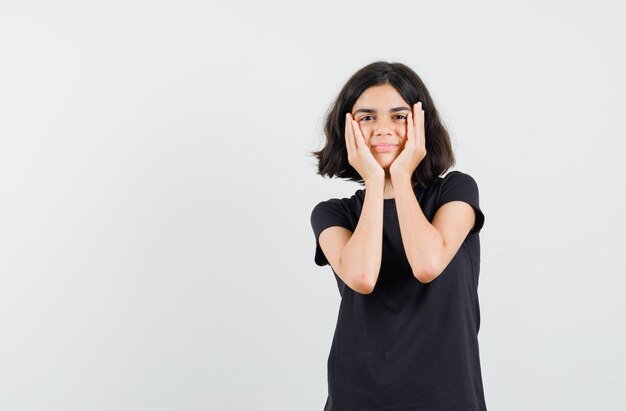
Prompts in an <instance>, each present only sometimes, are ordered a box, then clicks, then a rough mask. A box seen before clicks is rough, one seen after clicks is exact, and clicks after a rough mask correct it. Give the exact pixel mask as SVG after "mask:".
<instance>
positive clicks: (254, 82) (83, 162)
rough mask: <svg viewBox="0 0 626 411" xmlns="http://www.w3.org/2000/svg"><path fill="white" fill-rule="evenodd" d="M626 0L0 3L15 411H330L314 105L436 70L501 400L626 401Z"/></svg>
mask: <svg viewBox="0 0 626 411" xmlns="http://www.w3.org/2000/svg"><path fill="white" fill-rule="evenodd" d="M623 15H624V10H623V6H622V5H621V2H618V1H613V2H609V1H595V2H571V1H551V2H550V1H548V2H546V1H536V2H524V3H523V4H518V2H516V3H514V2H509V3H508V4H505V3H504V2H501V1H491V2H481V1H473V2H461V1H459V2H456V3H449V2H433V1H406V2H405V1H400V2H382V1H377V2H374V1H364V0H360V1H351V2H335V1H333V2H330V1H318V2H309V3H298V2H287V1H284V2H278V1H263V2H253V1H246V2H242V1H239V2H236V1H233V2H230V3H226V2H220V3H212V2H201V1H197V2H191V1H187V2H183V1H169V2H166V1H156V2H155V1H144V2H140V1H107V2H105V1H102V2H84V1H58V2H43V1H40V2H17V1H13V2H9V1H3V2H2V3H1V5H0V50H1V54H0V59H1V60H0V409H2V410H7V411H9V410H63V411H68V410H116V411H120V410H150V411H154V410H321V409H322V407H323V405H324V403H325V400H326V389H327V386H326V359H327V355H328V351H329V349H330V343H331V339H332V334H333V331H334V326H335V321H336V316H337V310H338V307H339V302H340V299H339V293H338V291H337V285H336V283H335V279H334V277H333V274H332V272H331V270H330V267H328V266H326V267H323V268H320V267H317V266H316V265H315V264H314V262H313V254H314V245H315V244H314V238H313V232H312V229H311V226H310V221H309V218H310V212H311V210H312V208H313V206H314V205H315V204H317V203H318V202H319V201H322V200H326V199H328V198H331V197H344V196H346V197H347V196H350V195H352V194H353V193H354V192H355V191H356V190H357V189H359V188H360V186H358V184H356V183H353V182H346V181H342V180H328V179H323V178H321V177H320V176H318V175H316V174H315V163H314V159H313V158H312V156H310V155H309V154H308V152H310V151H313V150H316V149H318V148H321V146H322V143H323V135H322V124H323V114H324V113H325V111H326V109H327V108H328V106H329V104H330V103H331V102H332V100H333V99H334V98H335V97H336V95H337V93H338V92H339V90H340V88H341V87H342V85H343V84H344V83H345V81H347V79H348V78H349V77H350V76H351V75H352V74H353V73H354V72H355V71H356V70H358V69H359V68H361V67H362V66H364V65H366V64H368V63H371V62H373V61H376V60H386V61H399V62H402V63H405V64H407V65H409V66H410V67H412V68H413V69H414V70H415V71H416V72H417V73H418V74H419V75H420V76H421V78H422V79H423V81H424V82H425V84H426V86H427V87H428V89H429V91H430V93H431V95H432V97H433V98H434V101H435V104H436V106H437V108H438V109H439V110H440V112H441V115H442V118H443V121H444V122H445V124H446V125H447V126H448V129H449V131H450V134H451V138H452V142H453V148H454V149H455V152H456V155H457V165H456V167H455V169H458V170H461V171H463V172H466V173H468V174H470V175H472V176H473V177H474V178H475V179H476V181H477V183H478V185H479V189H480V204H481V208H482V210H483V212H484V214H485V225H484V227H483V230H482V231H481V247H482V254H481V273H480V283H479V296H480V304H481V328H480V333H479V341H480V350H481V361H482V370H483V382H484V388H485V398H486V401H487V407H488V409H489V410H495V411H498V410H508V411H517V410H520V411H521V410H568V411H573V410H616V411H617V410H624V409H626V400H625V399H624V395H623V394H624V390H625V389H626V355H625V351H624V347H625V346H626V322H625V321H624V313H625V302H624V298H623V295H624V286H625V285H626V284H625V282H626V281H625V274H626V272H625V271H626V270H625V269H624V252H623V247H624V245H625V244H626V241H625V240H626V238H625V237H626V236H625V232H626V219H625V218H624V209H626V204H625V202H626V201H625V198H626V196H625V188H624V187H625V186H626V185H625V184H624V177H625V176H626V169H625V168H626V161H625V160H626V159H625V157H626V155H625V154H626V142H625V141H626V140H625V139H626V133H625V130H626V127H625V125H624V110H625V108H626V105H625V104H624V95H625V92H626V87H625V86H626V81H625V79H624V73H625V72H626V64H625V63H626V59H625V58H624V52H623V46H624V44H623V40H624V38H625V37H626V28H625V26H624V24H623Z"/></svg>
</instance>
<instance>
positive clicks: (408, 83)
mask: <svg viewBox="0 0 626 411" xmlns="http://www.w3.org/2000/svg"><path fill="white" fill-rule="evenodd" d="M381 84H391V85H392V86H393V87H394V88H395V89H396V90H398V93H400V95H401V96H402V98H404V100H405V101H406V102H407V103H408V104H409V106H410V107H413V105H414V104H415V103H417V102H418V101H421V102H422V109H423V110H424V128H425V131H426V141H425V144H426V157H424V159H423V160H422V161H421V162H420V163H419V165H418V166H417V168H416V169H415V171H414V172H413V175H412V176H411V183H412V185H413V187H417V186H418V185H422V186H427V185H430V184H432V183H434V182H435V181H437V178H438V177H439V176H440V175H441V174H443V173H444V172H446V171H447V170H448V169H449V168H450V167H452V166H453V165H454V164H455V158H454V153H453V151H452V145H451V143H450V136H449V134H448V131H447V130H446V128H445V127H444V125H443V123H442V121H441V120H440V119H439V113H438V112H437V109H436V108H435V104H434V103H433V100H432V98H431V97H430V94H429V93H428V90H427V89H426V86H425V85H424V83H423V82H422V80H421V79H420V78H419V76H418V75H417V74H416V73H415V72H414V71H413V70H412V69H410V68H409V67H407V66H406V65H404V64H402V63H388V62H385V61H377V62H374V63H371V64H368V65H367V66H365V67H363V68H362V69H360V70H359V71H357V72H356V73H355V74H354V75H353V76H352V77H351V78H350V79H349V80H348V82H347V83H346V84H345V85H344V86H343V89H342V90H341V92H340V93H339V95H338V96H337V99H336V100H335V101H334V102H333V104H332V105H331V106H330V108H329V109H328V111H327V112H326V115H325V121H324V122H325V125H324V134H325V135H326V145H325V146H324V148H322V149H321V150H319V151H314V152H312V153H311V154H312V155H313V156H315V157H316V158H317V160H318V170H317V174H319V175H321V176H328V177H329V178H332V177H335V176H337V177H339V178H343V179H347V180H352V181H356V182H358V183H360V184H365V182H364V181H363V179H362V178H361V176H360V175H359V173H358V172H357V171H356V170H355V169H354V167H352V166H351V165H350V163H349V162H348V152H347V150H346V141H345V136H344V132H345V124H346V113H347V112H352V108H353V107H354V104H355V103H356V101H357V100H358V98H359V96H360V95H361V94H362V93H363V92H364V91H365V90H367V89H368V88H369V87H372V86H376V85H381Z"/></svg>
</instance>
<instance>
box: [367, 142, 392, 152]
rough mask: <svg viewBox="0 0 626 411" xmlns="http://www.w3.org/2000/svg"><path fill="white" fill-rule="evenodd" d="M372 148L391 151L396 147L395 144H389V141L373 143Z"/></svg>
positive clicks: (378, 150) (379, 150)
mask: <svg viewBox="0 0 626 411" xmlns="http://www.w3.org/2000/svg"><path fill="white" fill-rule="evenodd" d="M372 147H373V148H374V150H375V151H377V152H379V153H383V152H386V151H393V150H395V149H396V147H398V145H397V144H391V143H384V144H383V143H381V144H374V145H373V146H372Z"/></svg>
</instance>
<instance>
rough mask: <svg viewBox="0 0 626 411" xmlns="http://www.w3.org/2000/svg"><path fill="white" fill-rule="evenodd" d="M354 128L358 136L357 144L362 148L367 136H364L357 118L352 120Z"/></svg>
mask: <svg viewBox="0 0 626 411" xmlns="http://www.w3.org/2000/svg"><path fill="white" fill-rule="evenodd" d="M352 128H353V130H354V135H355V136H356V145H357V146H358V147H360V148H364V147H365V137H363V133H361V127H359V123H358V122H357V121H356V120H352Z"/></svg>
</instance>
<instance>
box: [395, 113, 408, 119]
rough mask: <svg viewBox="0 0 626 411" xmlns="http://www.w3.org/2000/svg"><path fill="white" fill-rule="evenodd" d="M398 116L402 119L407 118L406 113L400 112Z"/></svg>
mask: <svg viewBox="0 0 626 411" xmlns="http://www.w3.org/2000/svg"><path fill="white" fill-rule="evenodd" d="M396 117H400V119H401V120H406V116H405V115H404V114H398V115H397V116H396Z"/></svg>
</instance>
